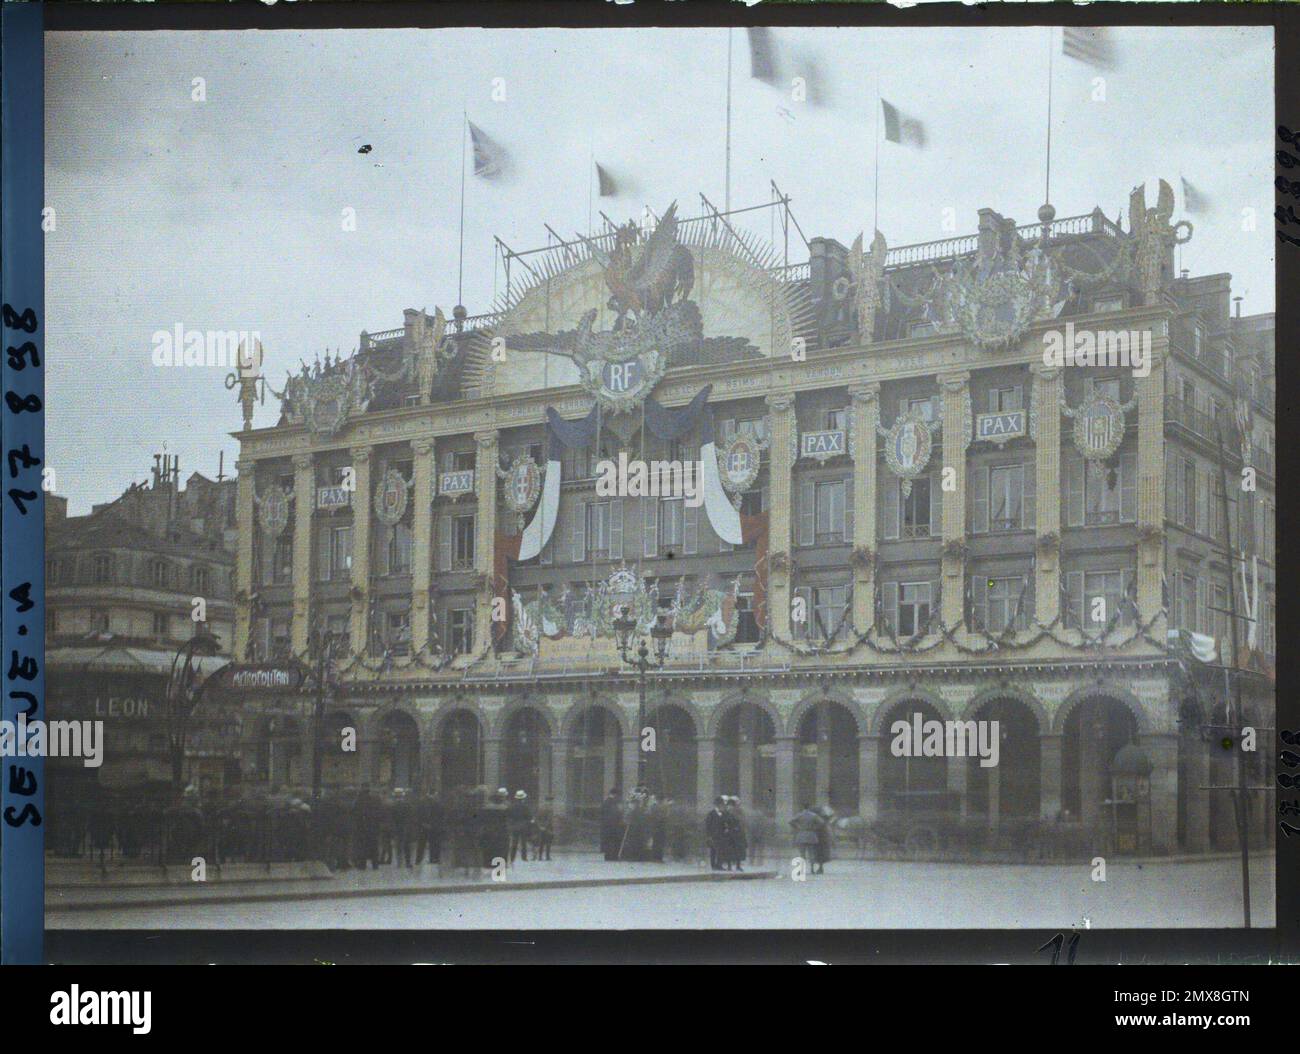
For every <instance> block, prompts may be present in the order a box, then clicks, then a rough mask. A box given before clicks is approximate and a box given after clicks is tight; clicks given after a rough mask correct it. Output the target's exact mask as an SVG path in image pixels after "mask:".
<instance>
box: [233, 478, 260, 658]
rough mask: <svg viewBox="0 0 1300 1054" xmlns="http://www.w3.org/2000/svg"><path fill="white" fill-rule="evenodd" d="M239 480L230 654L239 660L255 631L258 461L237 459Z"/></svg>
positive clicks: (236, 504) (237, 485)
mask: <svg viewBox="0 0 1300 1054" xmlns="http://www.w3.org/2000/svg"><path fill="white" fill-rule="evenodd" d="M235 470H236V471H237V472H238V473H239V482H238V483H237V484H236V485H235V486H236V489H235V523H236V530H237V537H238V539H239V547H238V549H237V550H236V551H235V639H234V641H233V642H232V645H231V654H232V655H233V656H234V658H235V661H236V662H243V661H244V659H245V658H246V657H247V655H248V641H249V638H250V637H251V635H252V631H253V600H252V596H253V544H254V538H255V536H256V532H257V524H256V522H255V518H254V516H253V482H254V477H255V476H256V472H257V462H256V461H253V460H252V459H251V458H241V459H240V460H239V461H237V462H235Z"/></svg>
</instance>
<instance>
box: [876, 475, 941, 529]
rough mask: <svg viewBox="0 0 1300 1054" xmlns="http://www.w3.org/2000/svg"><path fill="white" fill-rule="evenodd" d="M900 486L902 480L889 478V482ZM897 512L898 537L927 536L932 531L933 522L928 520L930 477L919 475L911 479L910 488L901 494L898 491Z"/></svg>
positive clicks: (929, 510) (929, 511)
mask: <svg viewBox="0 0 1300 1054" xmlns="http://www.w3.org/2000/svg"><path fill="white" fill-rule="evenodd" d="M887 485H893V486H896V487H900V488H901V486H902V480H897V481H894V480H891V481H890V483H889V484H887ZM899 513H900V516H901V518H902V523H901V524H900V537H903V538H929V537H930V536H931V535H932V534H933V533H934V524H932V523H931V522H930V513H931V506H930V478H929V477H928V476H921V477H920V478H919V479H914V480H912V489H911V490H910V491H909V492H908V493H907V494H906V495H903V493H902V491H901V489H900V491H899Z"/></svg>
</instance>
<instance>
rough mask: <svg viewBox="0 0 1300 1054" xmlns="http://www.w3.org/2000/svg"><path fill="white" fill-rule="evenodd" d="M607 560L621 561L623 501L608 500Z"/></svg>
mask: <svg viewBox="0 0 1300 1054" xmlns="http://www.w3.org/2000/svg"><path fill="white" fill-rule="evenodd" d="M609 558H610V559H611V560H622V559H623V499H622V498H610V500H609Z"/></svg>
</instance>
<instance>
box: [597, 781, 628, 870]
mask: <svg viewBox="0 0 1300 1054" xmlns="http://www.w3.org/2000/svg"><path fill="white" fill-rule="evenodd" d="M622 844H623V806H622V804H621V803H620V802H619V800H618V791H616V790H611V791H610V792H609V794H607V795H606V796H605V800H604V801H603V802H602V803H601V806H600V851H601V852H602V853H604V854H605V859H606V860H617V859H618V851H619V848H620V847H621V846H622Z"/></svg>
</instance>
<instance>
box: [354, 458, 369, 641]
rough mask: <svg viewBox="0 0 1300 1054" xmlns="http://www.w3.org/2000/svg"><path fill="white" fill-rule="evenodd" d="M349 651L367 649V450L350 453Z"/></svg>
mask: <svg viewBox="0 0 1300 1054" xmlns="http://www.w3.org/2000/svg"><path fill="white" fill-rule="evenodd" d="M351 453H352V475H353V484H354V486H355V489H354V490H353V492H352V596H351V612H352V625H351V626H350V627H349V629H348V634H349V638H350V640H351V643H352V650H353V652H355V653H356V654H358V655H365V654H367V653H368V652H369V650H370V504H371V501H370V448H369V447H356V448H354V449H353V450H352V452H351Z"/></svg>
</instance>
